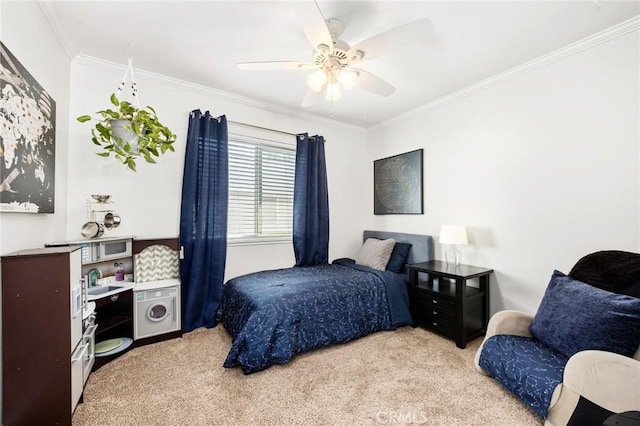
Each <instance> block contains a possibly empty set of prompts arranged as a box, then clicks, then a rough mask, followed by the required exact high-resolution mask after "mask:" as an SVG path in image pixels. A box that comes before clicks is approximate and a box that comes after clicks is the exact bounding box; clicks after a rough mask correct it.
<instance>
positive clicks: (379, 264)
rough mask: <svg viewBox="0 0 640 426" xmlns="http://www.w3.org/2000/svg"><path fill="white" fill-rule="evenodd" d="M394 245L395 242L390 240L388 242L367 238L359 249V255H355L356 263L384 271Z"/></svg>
mask: <svg viewBox="0 0 640 426" xmlns="http://www.w3.org/2000/svg"><path fill="white" fill-rule="evenodd" d="M395 245H396V241H395V240H394V239H392V238H390V239H388V240H378V239H377V238H367V241H365V242H364V244H363V245H362V248H361V249H360V253H358V254H357V255H356V259H355V260H356V263H357V264H358V265H364V266H368V267H369V268H373V269H378V270H380V271H384V270H385V268H386V267H387V263H389V258H390V257H391V252H392V251H393V247H394V246H395Z"/></svg>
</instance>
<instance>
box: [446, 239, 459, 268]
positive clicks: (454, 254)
mask: <svg viewBox="0 0 640 426" xmlns="http://www.w3.org/2000/svg"><path fill="white" fill-rule="evenodd" d="M444 260H445V262H447V265H451V266H458V265H460V252H459V251H458V250H456V246H455V244H451V246H449V250H447V251H446V252H445V253H444Z"/></svg>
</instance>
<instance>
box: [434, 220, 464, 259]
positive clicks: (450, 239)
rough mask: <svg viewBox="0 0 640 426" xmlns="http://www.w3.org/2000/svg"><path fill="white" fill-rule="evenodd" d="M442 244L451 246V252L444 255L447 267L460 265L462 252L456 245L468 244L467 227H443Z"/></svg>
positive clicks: (441, 230)
mask: <svg viewBox="0 0 640 426" xmlns="http://www.w3.org/2000/svg"><path fill="white" fill-rule="evenodd" d="M438 241H439V242H440V244H449V250H447V251H446V252H445V254H444V259H445V261H446V262H447V265H454V266H458V265H460V252H459V251H458V250H457V249H456V244H468V241H467V227H466V226H461V225H442V228H441V229H440V239H439V240H438Z"/></svg>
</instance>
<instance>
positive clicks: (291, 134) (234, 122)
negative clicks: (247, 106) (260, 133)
mask: <svg viewBox="0 0 640 426" xmlns="http://www.w3.org/2000/svg"><path fill="white" fill-rule="evenodd" d="M227 123H232V124H237V125H239V126H245V127H253V128H254V129H260V130H266V131H269V132H276V133H282V134H284V135H290V136H296V137H297V136H298V135H297V134H295V133H290V132H285V131H283V130H276V129H269V128H268V127H261V126H255V125H253V124H247V123H240V122H239V121H233V120H227Z"/></svg>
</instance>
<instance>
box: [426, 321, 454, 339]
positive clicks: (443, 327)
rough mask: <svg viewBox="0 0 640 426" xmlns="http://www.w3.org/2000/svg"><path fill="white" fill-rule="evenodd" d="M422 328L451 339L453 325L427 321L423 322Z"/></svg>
mask: <svg viewBox="0 0 640 426" xmlns="http://www.w3.org/2000/svg"><path fill="white" fill-rule="evenodd" d="M422 324H424V326H425V327H426V328H428V329H430V330H433V331H435V332H437V333H440V334H444V335H445V336H448V337H452V336H453V334H454V333H453V329H454V327H453V324H449V323H446V322H443V321H436V320H433V321H427V322H423V323H422Z"/></svg>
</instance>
